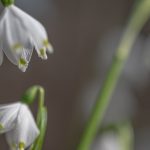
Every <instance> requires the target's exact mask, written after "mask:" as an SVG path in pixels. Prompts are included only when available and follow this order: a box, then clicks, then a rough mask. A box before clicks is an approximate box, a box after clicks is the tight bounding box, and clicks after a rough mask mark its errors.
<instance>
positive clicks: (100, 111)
mask: <svg viewBox="0 0 150 150" xmlns="http://www.w3.org/2000/svg"><path fill="white" fill-rule="evenodd" d="M149 17H150V0H141V1H140V2H139V3H137V5H136V7H135V9H134V11H133V13H132V15H131V18H130V20H129V23H128V25H127V28H126V30H125V32H124V35H123V37H122V40H121V42H120V45H119V46H118V49H117V51H116V54H115V56H114V58H113V62H112V64H111V66H110V69H109V71H108V73H107V75H106V79H105V80H104V83H103V86H102V89H101V92H100V95H99V96H98V99H97V101H96V104H95V106H94V109H93V111H92V113H91V116H90V117H89V120H88V122H87V124H86V127H85V130H84V132H83V136H82V137H81V141H80V143H79V145H78V147H77V150H89V149H90V146H91V144H92V141H93V139H94V138H95V136H96V133H97V131H98V128H99V127H100V125H101V123H102V119H103V117H104V114H105V111H106V109H107V107H108V104H109V102H110V98H111V96H112V93H113V91H114V89H115V87H116V83H117V81H118V79H119V76H120V74H121V72H122V69H123V67H124V63H125V62H126V60H127V58H128V56H129V54H130V51H131V48H132V46H133V44H134V42H135V40H136V37H137V36H138V34H139V32H140V31H141V29H142V28H143V26H144V24H145V23H146V21H147V20H148V19H149Z"/></svg>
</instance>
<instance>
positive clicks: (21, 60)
mask: <svg viewBox="0 0 150 150" xmlns="http://www.w3.org/2000/svg"><path fill="white" fill-rule="evenodd" d="M19 64H20V65H23V66H26V65H27V61H26V60H25V59H24V58H20V59H19Z"/></svg>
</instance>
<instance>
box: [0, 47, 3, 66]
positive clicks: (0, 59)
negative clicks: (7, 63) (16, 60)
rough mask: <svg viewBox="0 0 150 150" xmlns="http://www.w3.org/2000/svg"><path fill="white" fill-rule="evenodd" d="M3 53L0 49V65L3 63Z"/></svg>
mask: <svg viewBox="0 0 150 150" xmlns="http://www.w3.org/2000/svg"><path fill="white" fill-rule="evenodd" d="M3 57H4V56H3V51H2V50H1V49H0V65H2V63H3Z"/></svg>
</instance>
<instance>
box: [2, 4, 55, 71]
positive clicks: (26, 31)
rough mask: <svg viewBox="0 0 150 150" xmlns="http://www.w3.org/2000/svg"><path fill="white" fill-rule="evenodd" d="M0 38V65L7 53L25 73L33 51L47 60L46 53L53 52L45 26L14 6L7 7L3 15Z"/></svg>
mask: <svg viewBox="0 0 150 150" xmlns="http://www.w3.org/2000/svg"><path fill="white" fill-rule="evenodd" d="M0 37H1V39H0V65H1V64H2V62H3V53H5V55H6V56H7V57H8V59H9V60H10V61H11V62H12V63H13V64H14V65H17V66H18V67H19V69H21V70H22V71H23V72H25V71H26V69H27V67H28V64H29V61H30V59H31V56H32V52H33V49H35V50H36V52H37V54H38V56H39V57H41V58H42V59H47V54H46V52H49V53H52V52H53V48H52V46H51V44H50V43H49V41H48V36H47V33H46V30H45V28H44V27H43V25H42V24H41V23H40V22H38V21H37V20H35V19H34V18H33V17H31V16H30V15H28V14H27V13H25V12H24V11H22V10H21V9H19V8H18V7H16V6H15V5H13V4H12V5H9V6H8V7H5V9H4V12H3V13H2V15H1V18H0Z"/></svg>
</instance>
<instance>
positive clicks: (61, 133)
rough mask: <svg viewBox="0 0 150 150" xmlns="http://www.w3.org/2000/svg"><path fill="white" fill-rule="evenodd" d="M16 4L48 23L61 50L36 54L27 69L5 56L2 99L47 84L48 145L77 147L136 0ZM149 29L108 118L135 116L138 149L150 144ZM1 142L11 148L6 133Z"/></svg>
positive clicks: (49, 149) (21, 0)
mask: <svg viewBox="0 0 150 150" xmlns="http://www.w3.org/2000/svg"><path fill="white" fill-rule="evenodd" d="M16 5H17V6H19V7H20V8H22V9H23V10H24V11H26V12H28V13H29V14H31V15H32V16H33V17H35V18H37V19H38V20H39V21H41V22H42V23H43V25H44V26H45V27H46V29H47V31H48V35H49V39H50V41H51V43H52V44H53V47H54V49H55V52H54V54H53V55H49V59H48V60H47V61H42V60H40V59H39V58H38V57H37V55H36V53H34V54H33V56H32V60H31V62H30V65H29V68H28V70H27V71H26V72H25V73H22V72H21V71H20V70H18V69H17V67H15V66H13V65H12V64H11V63H10V62H9V61H8V60H7V59H6V57H5V59H4V63H3V65H2V66H1V67H0V85H1V86H0V91H1V92H0V103H7V102H14V101H17V100H19V99H20V96H21V94H22V93H23V91H25V90H26V89H27V88H28V87H30V86H31V85H33V84H40V85H42V86H44V87H45V89H46V105H47V107H48V112H49V120H48V130H47V133H46V140H45V144H44V148H43V150H75V145H76V144H77V143H78V140H79V137H80V134H81V131H82V129H83V125H84V122H85V121H86V119H87V117H88V114H89V111H90V110H91V108H92V105H93V104H94V101H95V99H96V97H97V94H98V92H99V89H100V87H101V84H102V81H103V79H104V77H105V74H106V71H107V69H108V66H109V65H110V63H111V60H112V56H113V52H114V51H115V48H116V45H117V44H118V42H119V38H120V36H121V34H122V30H123V27H124V26H125V23H126V21H127V19H128V16H129V14H130V12H131V9H132V6H133V0H111V1H110V0H63V1H62V0H16ZM1 10H2V9H1ZM149 31H150V25H149V23H148V24H147V25H146V26H145V28H144V30H143V31H142V33H141V35H140V36H139V39H138V40H137V42H136V43H135V46H134V48H133V52H132V54H131V57H130V58H129V60H128V63H127V65H126V67H125V69H124V72H123V74H122V76H121V78H120V81H119V84H118V85H117V89H116V92H115V94H114V95H113V98H112V101H111V104H110V107H109V108H108V111H107V114H106V116H105V118H104V124H109V123H113V122H116V121H123V120H126V119H128V118H130V119H132V122H133V125H134V130H135V149H136V150H143V149H144V150H149V149H150V144H149V141H148V140H149V138H150V118H149V113H150V109H149V108H150V102H149V99H150V94H149V90H150V66H149V56H150V46H149V43H150V42H149V41H150V39H149ZM35 107H36V106H35ZM33 109H35V108H33ZM0 141H3V142H0V143H1V149H8V147H7V145H6V143H5V141H4V137H3V136H1V137H0ZM97 145H98V144H97ZM92 150H99V148H97V149H94V148H92ZM100 150H101V149H100ZM102 150H103V149H102Z"/></svg>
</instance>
